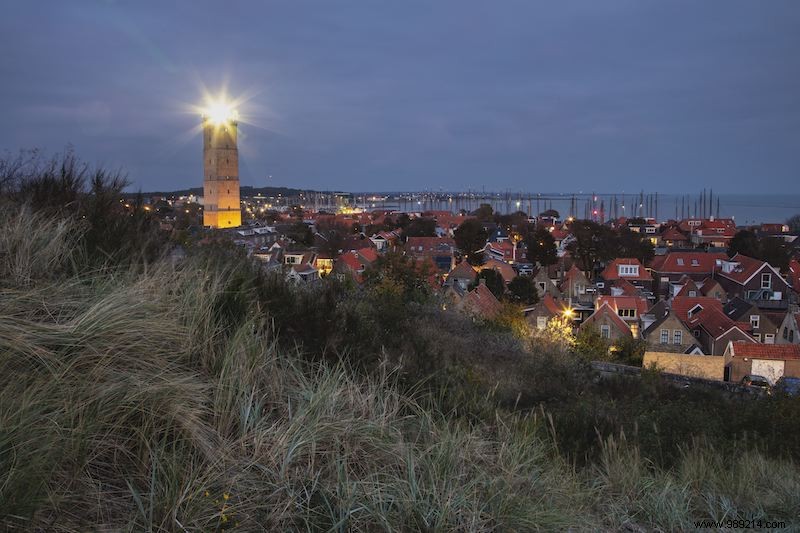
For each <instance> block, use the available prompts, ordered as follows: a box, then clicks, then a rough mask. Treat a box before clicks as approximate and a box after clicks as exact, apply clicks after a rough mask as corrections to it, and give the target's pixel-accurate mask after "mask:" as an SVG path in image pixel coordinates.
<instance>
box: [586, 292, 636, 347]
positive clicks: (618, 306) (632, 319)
mask: <svg viewBox="0 0 800 533" xmlns="http://www.w3.org/2000/svg"><path fill="white" fill-rule="evenodd" d="M595 306H596V308H597V309H600V308H601V307H603V306H608V307H609V308H610V309H611V310H612V311H614V312H615V313H616V314H617V316H618V317H620V318H621V319H622V320H623V321H624V322H625V323H626V324H627V325H628V328H629V329H630V334H631V335H632V336H633V338H634V339H638V338H639V332H640V331H641V317H642V315H644V314H645V313H647V310H648V304H647V300H646V299H644V298H640V297H635V296H598V297H597V300H596V301H595ZM587 320H588V319H587Z"/></svg>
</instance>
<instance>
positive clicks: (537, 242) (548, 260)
mask: <svg viewBox="0 0 800 533" xmlns="http://www.w3.org/2000/svg"><path fill="white" fill-rule="evenodd" d="M525 246H526V247H527V249H528V252H527V256H528V261H530V262H532V263H539V265H541V266H548V265H554V264H556V263H557V262H558V252H557V250H556V241H555V239H554V238H553V235H551V234H550V232H549V231H547V230H546V229H544V228H538V229H537V230H536V231H534V232H532V233H528V235H526V236H525Z"/></svg>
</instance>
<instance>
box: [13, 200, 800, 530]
mask: <svg viewBox="0 0 800 533" xmlns="http://www.w3.org/2000/svg"><path fill="white" fill-rule="evenodd" d="M23 217H25V219H26V220H25V222H24V223H23V222H22V221H21V220H20V219H21V218H23ZM0 224H1V225H2V226H1V227H0V235H2V237H0V280H2V281H0V375H1V376H2V377H3V380H2V383H0V526H2V528H3V529H7V530H35V531H223V530H240V531H295V530H301V531H536V530H542V531H553V530H572V531H593V530H619V529H623V528H628V529H631V530H649V529H655V530H662V531H667V530H670V531H674V530H683V529H691V528H692V523H693V520H696V519H704V518H716V519H724V518H732V517H739V516H748V515H757V516H761V517H766V518H768V519H771V520H779V519H783V520H786V521H787V527H788V528H791V527H796V526H797V524H796V522H794V523H793V522H792V520H796V518H797V514H796V510H797V509H800V496H799V495H800V474H798V468H797V467H796V465H794V464H792V463H788V462H785V461H784V462H779V461H773V460H767V459H765V458H764V457H762V456H760V455H759V454H758V453H756V452H752V451H748V452H743V453H742V454H741V455H740V456H739V457H736V458H730V457H722V456H720V455H719V454H716V453H715V452H714V451H713V450H711V449H709V448H708V447H703V446H701V445H699V444H697V445H696V446H687V448H686V453H685V456H684V457H683V459H682V461H681V462H680V464H679V466H678V467H677V468H675V469H673V470H670V471H664V470H661V469H659V468H656V467H655V466H654V465H652V464H650V463H649V462H648V461H647V460H646V459H644V458H642V457H640V456H639V454H638V452H637V450H636V448H635V447H633V446H629V445H628V444H627V443H626V442H625V440H624V438H620V439H616V440H609V441H607V442H606V443H605V444H604V453H603V455H602V460H601V461H599V463H598V464H595V465H590V466H589V467H580V468H579V467H576V466H573V465H572V464H570V463H569V462H567V461H566V460H565V459H563V458H562V456H561V455H560V454H559V452H558V450H557V448H556V446H555V445H554V444H553V440H552V439H551V438H549V436H548V435H549V433H548V427H549V424H548V423H547V422H546V416H542V415H541V414H528V415H523V414H518V415H511V414H503V413H502V412H499V411H498V412H496V413H495V414H494V415H491V416H486V417H484V418H483V419H481V420H475V419H470V420H466V419H464V418H462V417H457V416H453V414H452V413H450V412H443V411H442V410H441V409H440V408H438V407H437V403H436V401H432V400H430V399H426V400H425V401H420V399H419V398H415V397H412V396H409V395H408V394H407V393H404V392H402V391H403V390H404V389H401V387H399V386H398V384H397V382H396V380H395V374H394V373H393V371H392V370H391V369H383V371H381V372H377V373H375V374H372V375H365V374H364V373H360V372H354V371H352V370H350V369H349V368H348V367H347V366H346V365H345V364H339V365H332V364H321V363H319V364H310V363H307V362H304V361H305V359H303V358H301V357H299V356H298V354H297V353H295V352H294V351H292V350H287V349H286V348H285V346H286V343H279V342H278V340H277V339H276V335H275V334H274V332H273V331H272V329H271V327H270V318H269V317H268V316H267V315H266V314H264V312H263V311H262V310H260V309H259V307H258V306H257V305H256V304H253V305H252V306H251V308H249V309H248V311H247V313H246V314H245V316H243V317H239V318H238V319H237V320H235V321H233V322H232V321H231V320H223V319H221V318H220V317H221V312H220V306H221V302H224V301H225V299H226V298H228V297H229V296H230V295H229V294H228V291H229V290H230V287H231V283H230V278H231V277H232V276H233V275H234V274H233V270H232V269H230V268H226V267H220V266H219V265H218V264H217V263H215V262H204V261H203V260H200V259H189V260H187V261H186V262H185V263H184V264H182V265H180V266H179V267H174V266H173V265H172V264H171V263H170V262H168V261H163V262H160V263H157V264H153V265H149V266H148V267H147V268H146V269H142V268H137V269H127V270H121V269H114V268H107V269H101V270H90V269H88V266H86V265H88V263H86V262H83V259H82V257H81V254H80V251H79V250H77V249H76V242H77V241H76V240H75V239H76V238H79V236H80V231H81V230H80V224H79V223H75V222H69V221H67V220H64V219H58V218H48V217H42V216H38V215H36V216H31V214H30V213H29V212H27V211H25V210H5V211H4V213H3V214H2V215H0ZM76 235H77V236H78V237H76ZM239 296H240V297H244V298H245V300H246V298H247V295H246V294H245V295H239Z"/></svg>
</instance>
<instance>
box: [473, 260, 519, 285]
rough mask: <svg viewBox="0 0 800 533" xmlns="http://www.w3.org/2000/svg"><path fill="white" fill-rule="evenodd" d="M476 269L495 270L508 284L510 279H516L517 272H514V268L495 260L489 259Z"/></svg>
mask: <svg viewBox="0 0 800 533" xmlns="http://www.w3.org/2000/svg"><path fill="white" fill-rule="evenodd" d="M478 268H479V269H480V270H484V269H487V268H490V269H492V270H496V271H497V272H499V273H500V275H501V276H502V277H503V281H505V282H506V283H509V282H510V281H511V280H512V279H514V278H515V277H517V272H516V271H515V270H514V267H512V266H511V265H509V264H508V263H504V262H503V261H498V260H497V259H489V260H488V261H486V262H485V263H483V264H482V265H481V266H480V267H478Z"/></svg>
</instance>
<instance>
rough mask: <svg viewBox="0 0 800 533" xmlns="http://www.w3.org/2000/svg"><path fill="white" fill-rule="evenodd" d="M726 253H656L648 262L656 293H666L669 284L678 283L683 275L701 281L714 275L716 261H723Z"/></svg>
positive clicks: (726, 256)
mask: <svg viewBox="0 0 800 533" xmlns="http://www.w3.org/2000/svg"><path fill="white" fill-rule="evenodd" d="M727 259H728V255H727V254H725V253H721V252H720V253H717V252H669V253H666V254H664V255H657V256H656V257H654V258H653V260H652V261H651V262H650V270H651V271H652V273H653V278H654V281H655V285H656V287H654V289H657V291H656V290H654V292H657V294H662V295H664V294H668V289H669V285H670V284H673V283H679V282H680V281H681V279H683V277H684V276H687V277H689V278H690V279H692V280H694V281H696V282H697V281H702V280H704V279H706V278H710V277H713V276H714V272H715V271H716V268H717V261H725V260H727Z"/></svg>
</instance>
